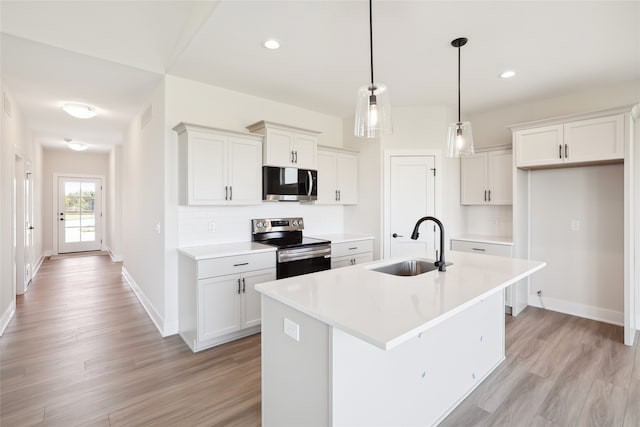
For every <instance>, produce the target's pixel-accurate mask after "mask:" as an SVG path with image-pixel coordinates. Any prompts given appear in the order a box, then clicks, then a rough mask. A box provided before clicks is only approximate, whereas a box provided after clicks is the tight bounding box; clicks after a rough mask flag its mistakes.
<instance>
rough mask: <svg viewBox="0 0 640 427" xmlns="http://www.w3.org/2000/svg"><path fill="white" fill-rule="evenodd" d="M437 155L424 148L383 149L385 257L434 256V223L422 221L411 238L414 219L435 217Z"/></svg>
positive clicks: (435, 238) (435, 234) (435, 233)
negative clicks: (414, 238)
mask: <svg viewBox="0 0 640 427" xmlns="http://www.w3.org/2000/svg"><path fill="white" fill-rule="evenodd" d="M438 164H439V156H438V155H437V153H435V152H432V151H425V150H413V151H400V152H396V151H393V152H385V195H384V206H385V220H384V233H383V245H384V257H385V258H387V257H402V256H410V255H416V254H422V255H423V254H424V253H425V252H426V253H427V254H429V256H433V257H436V256H437V254H436V242H437V241H438V240H437V237H438V236H437V233H438V232H437V231H436V227H435V224H433V223H424V224H423V225H422V226H421V228H420V237H419V238H418V240H412V239H411V233H412V231H413V227H414V225H415V223H416V221H417V220H418V219H419V218H421V217H423V216H426V215H430V216H437V213H438V209H437V205H438V204H437V197H436V196H437V194H438V193H439V192H438V187H439V185H438V182H437V179H436V178H437V171H438V169H439V165H438Z"/></svg>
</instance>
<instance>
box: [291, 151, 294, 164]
mask: <svg viewBox="0 0 640 427" xmlns="http://www.w3.org/2000/svg"><path fill="white" fill-rule="evenodd" d="M291 163H294V161H293V150H291Z"/></svg>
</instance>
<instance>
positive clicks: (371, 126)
mask: <svg viewBox="0 0 640 427" xmlns="http://www.w3.org/2000/svg"><path fill="white" fill-rule="evenodd" d="M371 2H372V0H369V54H370V58H371V83H370V84H368V85H366V86H362V87H360V89H359V90H358V103H357V105H356V119H355V126H354V130H353V134H354V135H355V136H360V137H363V138H375V137H377V136H378V135H379V134H380V133H387V134H390V133H392V132H393V127H392V125H391V106H390V102H389V92H388V91H387V87H386V86H385V85H383V84H379V83H374V80H373V15H372V13H371Z"/></svg>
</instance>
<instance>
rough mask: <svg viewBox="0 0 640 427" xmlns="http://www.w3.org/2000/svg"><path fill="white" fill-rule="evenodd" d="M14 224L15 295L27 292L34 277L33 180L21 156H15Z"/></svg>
mask: <svg viewBox="0 0 640 427" xmlns="http://www.w3.org/2000/svg"><path fill="white" fill-rule="evenodd" d="M13 198H14V200H13V206H14V212H13V224H14V230H15V231H14V233H15V234H14V248H15V255H14V262H15V269H14V272H15V278H14V281H15V293H16V294H17V295H22V294H24V293H25V292H26V291H27V288H28V287H29V284H30V283H31V279H32V276H33V258H34V247H33V229H34V227H33V179H32V174H31V164H30V163H29V162H28V161H26V160H25V159H24V157H23V156H22V155H20V154H16V156H15V169H14V179H13Z"/></svg>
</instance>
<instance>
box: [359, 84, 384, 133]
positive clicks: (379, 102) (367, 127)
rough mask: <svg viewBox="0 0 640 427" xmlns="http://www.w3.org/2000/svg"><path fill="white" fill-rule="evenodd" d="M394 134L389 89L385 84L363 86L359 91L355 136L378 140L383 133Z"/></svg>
mask: <svg viewBox="0 0 640 427" xmlns="http://www.w3.org/2000/svg"><path fill="white" fill-rule="evenodd" d="M372 88H373V90H372ZM392 132H393V127H392V124H391V102H390V101H389V91H388V90H387V87H386V86H385V85H383V84H375V85H367V86H362V87H361V88H360V89H358V103H357V104H356V119H355V126H354V129H353V133H354V135H355V136H359V137H363V138H376V137H378V136H379V135H381V134H383V133H384V134H390V133H392Z"/></svg>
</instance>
